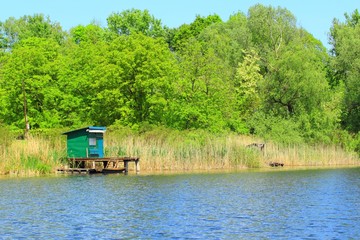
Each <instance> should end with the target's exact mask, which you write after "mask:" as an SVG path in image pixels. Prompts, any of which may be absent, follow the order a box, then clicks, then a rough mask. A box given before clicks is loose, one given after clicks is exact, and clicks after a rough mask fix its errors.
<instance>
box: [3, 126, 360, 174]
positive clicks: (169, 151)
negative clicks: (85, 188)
mask: <svg viewBox="0 0 360 240" xmlns="http://www.w3.org/2000/svg"><path fill="white" fill-rule="evenodd" d="M9 136H10V135H9ZM254 142H257V143H260V142H263V140H262V139H257V138H254V137H251V136H244V135H235V134H226V135H225V134H223V135H214V134H209V133H207V132H206V131H200V130H198V131H176V130H169V129H163V128H156V129H151V130H147V131H144V132H141V133H139V132H134V131H131V130H130V129H127V128H114V127H110V128H108V131H107V132H106V134H105V155H106V156H108V157H115V156H134V157H135V156H136V157H140V165H141V170H142V171H188V170H218V169H223V170H225V169H227V170H228V169H241V168H263V167H269V163H271V162H278V163H283V164H285V166H334V165H360V160H359V157H358V155H357V154H355V153H353V152H346V151H345V150H343V149H342V148H341V147H337V146H324V145H313V146H309V145H300V144H297V145H295V144H294V145H286V146H284V145H279V144H276V143H273V142H267V143H266V146H265V149H264V150H263V151H260V150H258V149H256V148H249V147H247V145H249V144H251V143H254ZM65 158H66V139H65V137H64V136H61V135H60V132H59V131H57V132H54V133H51V134H49V133H43V132H42V133H38V134H33V135H32V136H31V137H30V138H29V139H27V140H15V139H14V138H13V137H11V139H10V140H9V139H8V140H6V141H3V142H2V143H1V142H0V174H11V175H39V174H45V173H53V172H55V171H56V168H58V167H60V166H61V165H62V164H63V162H62V160H63V159H65ZM130 167H132V166H131V165H130Z"/></svg>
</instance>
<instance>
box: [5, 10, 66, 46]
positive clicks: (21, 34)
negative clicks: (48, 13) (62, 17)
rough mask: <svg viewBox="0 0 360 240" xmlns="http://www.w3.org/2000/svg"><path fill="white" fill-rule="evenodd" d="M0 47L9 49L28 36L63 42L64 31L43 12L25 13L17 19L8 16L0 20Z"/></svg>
mask: <svg viewBox="0 0 360 240" xmlns="http://www.w3.org/2000/svg"><path fill="white" fill-rule="evenodd" d="M0 36H2V37H0V41H1V42H0V47H2V49H3V50H7V49H11V48H12V47H13V46H14V44H16V43H17V42H19V41H21V40H24V39H27V38H30V37H37V38H51V39H53V40H55V41H56V42H57V43H58V44H61V43H63V41H64V38H65V32H64V31H63V30H62V28H61V26H60V24H59V23H57V22H52V21H51V20H50V18H49V17H45V16H44V15H43V14H34V15H33V16H29V15H25V16H23V17H21V18H19V19H15V18H13V17H10V18H9V19H7V20H6V21H5V22H3V23H1V22H0Z"/></svg>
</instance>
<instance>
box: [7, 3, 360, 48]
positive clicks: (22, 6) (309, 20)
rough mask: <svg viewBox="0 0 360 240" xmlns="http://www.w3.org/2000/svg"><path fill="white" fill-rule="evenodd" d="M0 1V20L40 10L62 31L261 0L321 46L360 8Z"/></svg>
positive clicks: (165, 19)
mask: <svg viewBox="0 0 360 240" xmlns="http://www.w3.org/2000/svg"><path fill="white" fill-rule="evenodd" d="M0 3H1V4H0V21H5V20H6V19H7V18H9V17H16V18H19V17H21V16H24V15H33V14H35V13H43V14H44V15H46V16H49V17H50V19H51V20H52V21H56V22H59V23H60V24H61V26H62V27H63V29H64V30H69V29H70V28H71V27H74V26H77V25H79V24H82V25H87V24H89V23H91V22H92V21H93V20H95V21H96V22H97V23H100V24H101V25H102V26H106V18H107V17H108V16H109V15H110V14H111V13H113V12H121V11H123V10H126V9H131V8H136V9H141V10H144V9H148V10H149V11H150V13H151V14H152V15H154V16H155V17H156V18H158V19H161V21H162V23H163V24H164V25H166V26H168V27H178V26H180V25H181V24H183V23H191V22H192V21H193V20H194V19H195V16H196V15H201V16H207V15H209V14H214V13H216V14H218V15H219V16H220V17H221V18H222V19H223V20H224V21H226V20H227V19H228V18H229V16H230V15H231V14H233V13H236V12H238V11H241V12H243V13H247V11H248V9H249V7H251V6H253V5H255V4H257V3H261V4H263V5H266V6H268V5H271V6H273V7H277V6H280V7H284V8H287V9H288V10H290V11H291V12H292V13H293V14H294V15H295V17H296V18H297V21H298V25H299V26H301V27H303V28H305V29H306V30H307V31H309V32H310V33H312V34H313V35H314V36H315V37H316V38H317V39H320V40H321V41H322V42H323V44H324V45H325V46H327V34H328V32H329V29H330V27H331V24H332V20H333V18H338V19H340V20H343V19H344V13H345V12H347V13H352V12H353V11H354V10H355V9H359V10H360V3H359V1H358V0H263V1H260V0H258V1H256V0H255V1H254V0H181V1H171V0H10V1H8V0H0ZM327 47H328V46H327Z"/></svg>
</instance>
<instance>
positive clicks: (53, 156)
mask: <svg viewBox="0 0 360 240" xmlns="http://www.w3.org/2000/svg"><path fill="white" fill-rule="evenodd" d="M63 140H64V139H63V138H54V139H51V140H50V139H48V138H46V137H44V136H30V137H29V138H28V139H26V140H12V141H11V143H10V144H8V145H7V146H6V147H0V174H9V175H21V176H26V175H40V174H47V173H53V172H54V171H55V169H56V168H57V166H59V165H60V164H61V159H63V158H64V157H65V142H64V143H63Z"/></svg>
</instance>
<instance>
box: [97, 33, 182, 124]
mask: <svg viewBox="0 0 360 240" xmlns="http://www.w3.org/2000/svg"><path fill="white" fill-rule="evenodd" d="M95 69H96V71H97V72H99V73H101V74H102V76H100V75H99V76H98V78H97V79H96V80H95V84H96V88H95V89H96V90H97V94H96V95H95V98H94V99H93V100H92V110H91V113H93V116H94V120H95V122H96V123H99V124H111V123H114V122H115V121H116V120H118V121H119V122H121V123H122V124H124V125H136V124H140V123H142V122H148V123H151V124H161V123H163V122H164V121H165V120H164V114H165V112H167V111H168V109H167V108H168V99H169V98H170V96H171V95H172V87H171V86H172V82H174V80H175V79H176V77H175V76H176V69H177V68H176V65H175V58H174V56H173V55H172V54H171V52H170V51H169V49H168V46H167V44H166V43H165V41H164V40H163V39H153V38H152V37H148V36H144V35H143V34H131V35H129V36H119V37H117V38H116V39H114V40H113V41H112V42H111V43H110V45H109V46H108V48H107V51H106V61H104V62H103V63H101V64H99V65H98V66H97V67H96V68H95Z"/></svg>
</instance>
